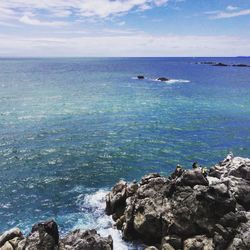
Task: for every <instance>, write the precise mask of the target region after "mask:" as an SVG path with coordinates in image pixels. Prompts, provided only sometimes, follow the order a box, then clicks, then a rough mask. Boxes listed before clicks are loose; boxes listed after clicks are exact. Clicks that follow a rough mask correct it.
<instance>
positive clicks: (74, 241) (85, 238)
mask: <svg viewBox="0 0 250 250" xmlns="http://www.w3.org/2000/svg"><path fill="white" fill-rule="evenodd" d="M60 249H62V250H81V249H84V250H112V249H113V240H112V238H111V236H108V237H107V238H103V237H101V236H100V235H99V234H97V232H96V230H87V231H81V230H75V231H73V232H71V233H69V234H68V235H66V236H65V237H64V238H63V239H62V240H61V244H60Z"/></svg>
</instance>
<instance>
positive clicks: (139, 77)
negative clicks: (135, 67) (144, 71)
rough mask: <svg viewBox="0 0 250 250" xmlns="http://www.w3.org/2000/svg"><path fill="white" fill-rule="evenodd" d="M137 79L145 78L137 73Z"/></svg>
mask: <svg viewBox="0 0 250 250" xmlns="http://www.w3.org/2000/svg"><path fill="white" fill-rule="evenodd" d="M137 79H138V80H143V79H145V77H144V76H143V75H139V76H137Z"/></svg>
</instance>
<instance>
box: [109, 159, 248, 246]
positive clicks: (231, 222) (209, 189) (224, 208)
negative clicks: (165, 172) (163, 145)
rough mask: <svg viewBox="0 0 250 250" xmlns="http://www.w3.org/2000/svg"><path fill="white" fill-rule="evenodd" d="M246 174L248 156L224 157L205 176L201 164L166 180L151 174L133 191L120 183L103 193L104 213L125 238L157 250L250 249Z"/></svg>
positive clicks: (125, 184) (126, 184)
mask: <svg viewBox="0 0 250 250" xmlns="http://www.w3.org/2000/svg"><path fill="white" fill-rule="evenodd" d="M249 172H250V160H249V159H245V158H240V157H233V156H232V155H229V156H228V157H227V158H226V159H225V160H223V161H222V162H220V163H219V164H217V165H215V166H214V167H213V168H211V171H210V173H209V174H208V176H207V177H205V176H204V175H203V174H202V171H201V169H200V168H197V169H192V170H183V171H178V174H177V173H174V174H172V175H171V177H169V178H166V177H163V176H160V175H159V174H150V175H147V176H144V177H143V178H142V180H141V181H140V182H139V183H138V184H136V188H134V189H133V192H131V191H128V187H129V186H130V184H128V183H126V182H119V183H118V184H117V185H116V186H115V187H114V188H113V189H112V191H111V192H110V193H109V194H108V195H107V199H106V202H107V211H108V214H112V215H114V216H113V217H115V219H116V222H117V224H119V227H118V228H119V229H121V231H122V234H123V238H124V239H126V240H138V239H139V240H142V241H143V242H144V243H146V244H148V245H150V246H155V247H158V248H159V246H160V248H159V249H161V250H165V249H208V250H209V249H216V250H224V249H231V250H236V249H250V240H249V238H250V231H249V230H250V229H249V228H250V227H249V225H250V224H249V223H250V211H249V210H250V197H249V194H250V180H249ZM229 245H230V247H231V248H227V247H228V246H229ZM151 249H152V247H151Z"/></svg>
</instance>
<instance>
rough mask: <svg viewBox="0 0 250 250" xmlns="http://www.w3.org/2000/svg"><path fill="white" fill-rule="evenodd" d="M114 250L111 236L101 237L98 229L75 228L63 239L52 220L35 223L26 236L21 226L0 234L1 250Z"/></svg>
mask: <svg viewBox="0 0 250 250" xmlns="http://www.w3.org/2000/svg"><path fill="white" fill-rule="evenodd" d="M24 249H25V250H80V249H84V250H85V249H86V250H93V249H97V250H99V249H100V250H101V249H103V250H112V249H113V240H112V238H111V236H108V237H106V238H105V237H101V236H100V235H99V234H98V233H97V232H96V230H87V231H82V230H79V229H78V230H75V231H72V232H70V233H68V234H67V235H66V236H64V237H63V238H62V239H60V237H59V232H58V226H57V224H56V222H55V221H53V220H50V221H46V222H41V223H38V224H35V225H34V226H33V227H32V230H31V232H30V234H29V235H28V236H27V237H25V236H24V235H23V234H22V232H21V231H20V229H19V228H13V229H11V230H9V231H6V232H4V233H3V234H1V235H0V250H24Z"/></svg>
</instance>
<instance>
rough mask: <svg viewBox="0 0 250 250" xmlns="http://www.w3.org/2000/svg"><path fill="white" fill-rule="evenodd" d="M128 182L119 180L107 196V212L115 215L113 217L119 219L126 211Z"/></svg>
mask: <svg viewBox="0 0 250 250" xmlns="http://www.w3.org/2000/svg"><path fill="white" fill-rule="evenodd" d="M126 188H127V183H126V182H124V181H122V180H121V181H119V182H118V183H117V184H116V185H115V186H114V187H113V189H112V192H110V193H109V194H108V195H107V196H106V213H107V214H108V215H111V214H112V215H113V218H115V220H116V219H118V218H119V217H120V216H121V215H122V214H123V212H124V206H125V202H126V198H127V193H126Z"/></svg>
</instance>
